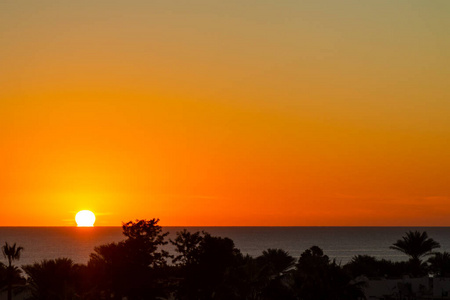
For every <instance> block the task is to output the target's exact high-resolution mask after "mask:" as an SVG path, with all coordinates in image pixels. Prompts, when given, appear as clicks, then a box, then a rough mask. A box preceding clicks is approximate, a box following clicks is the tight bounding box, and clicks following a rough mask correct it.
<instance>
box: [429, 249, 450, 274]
mask: <svg viewBox="0 0 450 300" xmlns="http://www.w3.org/2000/svg"><path fill="white" fill-rule="evenodd" d="M428 263H429V270H430V271H431V272H432V273H434V275H435V276H439V277H448V276H450V253H448V252H442V253H435V254H434V255H433V256H432V257H430V258H429V259H428Z"/></svg>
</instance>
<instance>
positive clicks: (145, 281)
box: [88, 219, 169, 299]
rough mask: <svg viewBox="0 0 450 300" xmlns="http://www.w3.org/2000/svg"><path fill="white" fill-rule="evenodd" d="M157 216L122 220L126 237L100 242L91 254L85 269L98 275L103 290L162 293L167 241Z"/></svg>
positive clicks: (117, 293) (117, 295)
mask: <svg viewBox="0 0 450 300" xmlns="http://www.w3.org/2000/svg"><path fill="white" fill-rule="evenodd" d="M158 222H159V219H151V220H136V222H133V221H130V222H127V223H124V224H123V226H122V228H123V234H124V235H125V236H126V237H127V239H126V240H125V241H122V242H119V243H111V244H107V245H101V246H99V247H96V248H95V249H94V251H95V252H94V253H92V254H91V255H90V260H89V262H88V269H89V270H90V273H91V274H96V275H95V277H96V278H99V280H98V285H99V287H100V288H101V289H102V291H103V292H105V293H108V294H112V295H113V298H114V299H122V297H127V298H128V299H141V298H145V299H154V298H155V297H156V296H157V295H158V294H160V293H162V291H161V290H162V288H163V285H164V284H163V283H162V281H163V279H164V278H162V276H161V274H163V271H164V269H166V268H167V258H169V254H168V252H167V251H164V250H161V249H160V247H161V246H162V245H165V244H167V242H166V241H165V237H166V236H167V234H168V233H163V232H162V228H161V226H159V225H158Z"/></svg>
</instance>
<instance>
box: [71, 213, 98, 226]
mask: <svg viewBox="0 0 450 300" xmlns="http://www.w3.org/2000/svg"><path fill="white" fill-rule="evenodd" d="M75 221H76V222H77V226H78V227H93V226H94V223H95V215H94V213H93V212H92V211H90V210H82V211H79V212H78V213H77V214H76V216H75Z"/></svg>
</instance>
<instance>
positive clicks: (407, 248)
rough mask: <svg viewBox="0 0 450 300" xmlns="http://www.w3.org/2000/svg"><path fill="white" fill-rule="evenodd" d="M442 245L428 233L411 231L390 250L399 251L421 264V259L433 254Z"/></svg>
mask: <svg viewBox="0 0 450 300" xmlns="http://www.w3.org/2000/svg"><path fill="white" fill-rule="evenodd" d="M439 247H441V245H440V244H439V243H438V242H436V241H435V240H433V239H432V238H429V237H428V234H427V232H426V231H424V232H419V231H409V232H407V233H406V236H403V237H402V239H401V240H397V242H396V243H394V244H393V245H392V246H390V247H389V248H390V249H394V250H398V251H400V252H403V253H405V254H406V255H408V256H410V257H411V260H412V261H416V262H420V258H421V257H423V256H426V255H430V254H432V253H431V252H432V251H433V249H436V248H439Z"/></svg>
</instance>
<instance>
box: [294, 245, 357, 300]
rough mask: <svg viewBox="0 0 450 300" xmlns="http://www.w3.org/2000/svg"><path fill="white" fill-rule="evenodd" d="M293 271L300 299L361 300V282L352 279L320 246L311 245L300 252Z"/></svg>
mask: <svg viewBox="0 0 450 300" xmlns="http://www.w3.org/2000/svg"><path fill="white" fill-rule="evenodd" d="M296 267H297V268H296V270H295V272H294V282H295V283H294V286H295V289H296V291H297V294H298V296H299V297H300V299H302V300H357V299H364V293H363V291H362V283H357V282H353V281H352V278H351V277H350V276H349V275H348V274H347V273H345V272H344V271H343V270H342V268H341V267H340V266H339V265H337V264H336V262H335V261H334V260H333V261H330V259H329V257H328V256H327V255H324V254H323V251H322V249H320V248H319V247H317V246H313V247H311V248H309V249H307V250H306V251H305V252H303V253H302V255H301V256H300V259H299V261H298V263H297V265H296Z"/></svg>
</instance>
